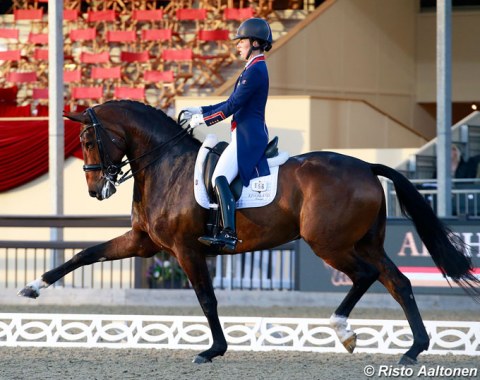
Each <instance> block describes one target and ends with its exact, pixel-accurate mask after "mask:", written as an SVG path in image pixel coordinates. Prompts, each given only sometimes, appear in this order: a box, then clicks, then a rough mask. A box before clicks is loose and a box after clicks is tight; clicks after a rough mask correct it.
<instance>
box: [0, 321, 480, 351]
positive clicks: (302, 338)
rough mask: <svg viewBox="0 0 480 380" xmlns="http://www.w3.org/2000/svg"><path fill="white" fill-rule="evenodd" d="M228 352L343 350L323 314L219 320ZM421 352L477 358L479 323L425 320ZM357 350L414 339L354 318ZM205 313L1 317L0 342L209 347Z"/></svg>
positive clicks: (392, 324) (391, 325) (397, 346)
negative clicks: (427, 345)
mask: <svg viewBox="0 0 480 380" xmlns="http://www.w3.org/2000/svg"><path fill="white" fill-rule="evenodd" d="M220 320H221V323H222V326H223V329H224V332H225V335H226V338H227V341H228V344H229V349H230V350H243V351H269V350H284V351H313V352H346V350H345V348H344V347H343V345H342V344H341V343H340V341H339V340H338V338H337V336H336V334H335V331H334V330H333V329H332V328H331V327H330V325H329V320H328V319H305V318H256V317H224V318H220ZM425 326H426V328H427V331H428V333H429V335H430V339H431V341H430V349H429V350H428V351H427V352H426V354H447V353H452V354H459V355H460V354H461V355H480V322H453V321H426V322H425ZM350 328H352V329H353V330H355V331H356V333H357V335H358V339H357V348H356V352H367V353H383V354H399V353H404V352H405V350H406V349H408V348H409V347H410V345H411V343H412V336H411V331H410V328H409V327H408V324H407V322H406V321H397V320H370V319H352V320H351V321H350ZM210 344H211V335H210V330H209V328H208V324H207V322H206V319H205V318H204V317H194V316H147V315H90V314H14V313H8V314H0V346H11V347H13V346H24V347H25V346H34V347H85V348H93V347H109V348H158V349H160V348H167V349H194V350H201V349H205V348H208V347H209V346H210Z"/></svg>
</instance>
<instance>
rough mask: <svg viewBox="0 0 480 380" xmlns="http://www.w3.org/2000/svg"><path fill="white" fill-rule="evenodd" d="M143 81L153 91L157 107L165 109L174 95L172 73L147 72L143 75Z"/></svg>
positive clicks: (173, 77)
mask: <svg viewBox="0 0 480 380" xmlns="http://www.w3.org/2000/svg"><path fill="white" fill-rule="evenodd" d="M143 81H144V83H145V84H147V85H151V86H152V88H153V89H155V91H154V92H155V97H154V98H155V99H156V100H157V105H158V106H160V107H162V108H166V107H167V106H168V104H169V103H170V102H171V100H172V99H173V97H174V96H175V94H176V91H175V76H174V73H173V71H172V70H167V71H158V70H147V71H145V73H144V74H143Z"/></svg>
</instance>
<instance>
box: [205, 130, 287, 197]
mask: <svg viewBox="0 0 480 380" xmlns="http://www.w3.org/2000/svg"><path fill="white" fill-rule="evenodd" d="M227 146H228V143H226V142H225V141H220V142H219V143H218V144H217V145H215V146H214V147H213V148H211V149H210V152H208V154H207V157H206V158H205V162H204V164H203V180H204V181H205V187H206V189H207V194H208V197H209V198H210V202H211V203H216V201H215V194H214V189H213V183H212V176H213V172H214V170H215V167H216V166H217V163H218V160H219V159H220V155H221V154H222V153H223V151H224V150H225V148H226V147H227ZM277 155H278V136H275V137H274V138H273V139H272V140H271V141H270V142H269V143H268V145H267V148H266V149H265V157H266V158H272V157H275V156H277ZM230 189H231V191H232V194H233V196H234V198H235V200H236V201H238V200H239V199H240V196H241V195H242V189H243V185H242V180H241V178H240V176H239V175H237V176H236V177H235V179H234V180H233V181H232V183H231V184H230Z"/></svg>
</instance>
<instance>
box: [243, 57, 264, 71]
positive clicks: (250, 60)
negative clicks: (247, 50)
mask: <svg viewBox="0 0 480 380" xmlns="http://www.w3.org/2000/svg"><path fill="white" fill-rule="evenodd" d="M263 56H265V54H258V55H256V56H254V57H252V58H250V59H249V60H248V62H247V63H246V64H245V68H248V66H250V63H252V61H253V60H254V59H255V58H258V57H263Z"/></svg>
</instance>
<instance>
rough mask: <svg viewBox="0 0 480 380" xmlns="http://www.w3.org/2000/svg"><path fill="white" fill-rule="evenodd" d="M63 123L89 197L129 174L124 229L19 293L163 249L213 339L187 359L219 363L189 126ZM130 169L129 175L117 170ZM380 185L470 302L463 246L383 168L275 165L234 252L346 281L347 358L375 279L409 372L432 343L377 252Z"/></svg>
mask: <svg viewBox="0 0 480 380" xmlns="http://www.w3.org/2000/svg"><path fill="white" fill-rule="evenodd" d="M65 117H67V118H68V119H70V120H74V121H77V122H79V123H81V131H80V142H81V147H82V151H83V157H84V167H83V169H84V171H85V177H86V182H87V186H88V191H89V194H90V196H92V197H95V198H97V199H98V200H104V199H107V198H109V197H110V196H112V195H113V194H114V193H115V185H118V184H120V183H123V182H125V181H126V180H127V179H129V178H132V177H133V179H134V182H133V200H132V215H131V220H132V226H131V230H129V231H128V232H126V233H125V234H123V235H121V236H118V237H116V238H114V239H112V240H110V241H108V242H105V243H102V244H99V245H95V246H93V247H89V248H87V249H85V250H82V251H80V252H78V253H77V254H75V255H74V256H73V257H72V258H71V259H70V260H68V261H66V262H65V263H63V264H61V265H59V266H58V267H56V268H54V269H52V270H50V271H47V272H46V273H44V274H43V275H42V276H41V277H40V278H38V279H36V280H34V281H32V282H30V283H28V284H27V285H26V286H25V287H24V288H23V289H22V290H21V291H20V292H19V295H21V296H25V297H30V298H36V297H38V296H39V295H40V290H41V289H43V288H46V287H48V286H49V285H52V284H53V283H55V282H56V281H58V280H59V279H61V278H62V277H63V276H65V275H66V274H68V273H70V272H71V271H73V270H75V269H77V268H79V267H82V266H84V265H90V264H93V263H97V262H100V261H108V260H119V259H124V258H129V257H143V258H148V257H152V256H153V255H155V254H156V253H157V252H159V251H160V250H163V251H165V252H168V253H169V254H170V255H172V256H174V257H175V258H176V260H177V261H178V263H179V265H180V267H181V268H182V269H183V271H184V272H185V274H186V276H187V277H188V279H189V281H190V283H191V286H192V288H193V290H194V291H195V293H196V296H197V298H198V301H199V304H200V306H201V308H202V310H203V313H204V314H205V317H206V319H207V321H208V324H209V327H210V330H211V334H212V344H211V346H210V347H209V348H208V349H207V350H205V351H203V352H201V353H199V354H198V355H196V356H195V357H194V360H193V361H194V362H195V363H199V364H201V363H207V362H211V361H212V359H214V358H216V357H218V356H223V355H224V353H225V352H226V351H227V341H226V339H225V336H224V333H223V331H222V328H221V324H220V321H219V317H218V311H217V299H216V297H215V292H214V289H213V285H212V281H211V276H210V274H209V270H208V267H207V261H206V258H207V257H208V256H211V255H217V254H222V252H218V251H215V252H214V251H212V247H207V246H205V245H203V244H201V243H200V242H199V241H198V237H200V236H202V235H204V234H205V231H206V224H207V218H208V216H209V211H208V210H207V209H205V208H202V207H200V206H199V205H198V204H197V202H196V200H195V198H194V189H193V188H194V184H193V173H194V167H195V162H196V157H197V153H198V151H199V149H200V146H201V143H200V141H199V140H198V139H196V138H195V137H194V136H193V135H192V133H190V132H191V131H189V127H187V128H184V126H182V125H179V123H177V122H176V121H175V120H173V119H172V118H170V117H168V116H167V115H166V114H165V113H164V112H163V111H161V110H157V109H155V108H153V107H151V106H149V105H145V104H143V103H140V102H135V101H128V100H120V101H109V102H106V103H103V104H100V105H96V106H95V107H93V108H89V109H87V110H86V111H84V112H82V113H67V114H65ZM125 156H126V159H125V160H123V159H124V157H125ZM122 160H123V161H122ZM126 165H129V166H130V168H129V170H128V171H126V172H125V173H123V172H122V171H121V170H122V168H123V167H124V166H126ZM119 175H121V177H120V178H118V176H119ZM378 176H382V177H386V178H389V179H390V180H391V181H392V182H393V184H394V187H395V191H396V193H397V196H398V201H399V203H400V206H401V210H402V212H403V213H404V214H405V215H408V216H409V217H410V218H411V219H412V221H413V223H414V225H415V227H416V229H417V232H418V234H419V236H420V238H421V239H422V241H423V243H424V244H425V246H426V247H427V249H428V251H429V253H430V255H431V257H432V259H433V261H434V262H435V264H436V266H437V267H438V268H439V270H440V271H441V272H442V273H443V274H444V276H448V277H449V278H450V279H452V280H453V281H454V282H455V283H457V284H458V285H459V286H461V287H462V288H463V289H465V290H466V291H467V293H469V294H470V295H471V296H472V297H474V298H476V297H477V296H478V294H479V291H478V285H479V282H480V281H479V280H478V279H477V278H476V277H475V276H474V274H473V269H474V268H473V265H472V263H471V261H470V259H469V257H468V255H467V254H466V253H465V250H464V247H462V246H461V244H460V243H459V242H456V241H454V240H453V237H452V236H453V235H452V234H450V232H449V230H448V229H447V228H446V226H444V224H443V223H442V222H441V221H440V220H439V218H438V217H437V216H436V215H435V213H434V212H433V210H432V209H431V207H430V206H429V205H428V204H427V202H426V201H425V200H424V198H423V197H422V196H421V194H420V193H419V192H418V191H417V190H416V189H415V187H414V186H413V185H412V183H411V182H410V181H409V180H408V179H407V178H406V177H404V176H403V175H402V174H401V173H399V172H398V171H396V170H395V169H393V168H390V167H388V166H385V165H381V164H372V163H367V162H365V161H362V160H360V159H357V158H354V157H350V156H346V155H342V154H337V153H332V152H310V153H306V154H301V155H297V156H293V157H290V158H289V159H288V160H287V161H286V162H285V163H284V164H283V165H282V166H281V167H280V170H279V174H278V192H277V194H276V196H275V199H274V200H273V202H272V203H270V204H269V205H267V206H264V207H262V208H245V209H241V210H238V211H237V213H236V224H237V231H238V238H239V243H238V245H237V247H236V250H235V252H234V253H242V252H247V251H255V250H263V249H269V248H274V247H277V246H279V245H281V244H284V243H286V242H289V241H292V240H295V239H300V238H302V239H304V240H305V242H306V243H308V245H309V246H310V247H311V249H312V250H313V252H314V253H315V254H316V255H317V256H318V257H320V258H321V259H323V260H324V262H326V263H328V264H329V265H330V266H332V267H333V268H335V269H337V270H339V271H341V272H343V273H344V274H345V275H347V276H348V277H349V278H350V279H351V281H352V283H353V285H352V287H351V289H350V290H349V292H348V293H347V295H346V296H345V298H344V299H343V301H342V302H341V303H340V305H339V306H338V307H337V309H336V310H335V311H334V313H333V314H332V316H331V317H330V324H331V326H332V328H333V329H334V331H335V332H336V334H337V336H338V338H339V339H340V341H341V342H342V343H343V345H344V346H345V348H346V349H347V351H348V352H350V353H352V352H353V351H354V349H355V346H356V334H355V332H354V331H351V330H350V329H348V325H347V320H348V317H349V315H350V313H351V311H352V310H353V308H354V307H355V305H356V304H357V302H358V301H359V300H360V298H361V297H362V296H363V294H364V293H365V292H366V291H367V290H368V289H369V287H370V286H371V285H372V284H373V283H374V282H375V281H379V282H380V283H381V284H383V285H384V286H385V288H386V289H387V290H388V292H389V293H390V294H391V295H392V297H393V298H394V299H395V300H396V301H397V302H398V303H399V304H400V306H401V307H402V308H403V310H404V313H405V316H406V318H407V320H408V322H409V325H410V328H411V330H412V334H413V343H412V345H411V347H410V348H409V349H408V350H407V351H406V352H405V353H404V354H403V355H402V356H401V358H400V363H401V364H407V365H408V364H414V363H416V362H417V357H418V355H419V354H420V353H421V352H423V351H424V350H427V349H428V345H429V336H428V334H427V331H426V329H425V326H424V324H423V320H422V317H421V315H420V312H419V309H418V307H417V304H416V301H415V298H414V296H413V292H412V286H411V284H410V281H409V280H408V278H407V277H406V276H405V275H403V274H402V273H401V271H400V270H399V269H398V268H397V266H396V265H395V264H394V263H393V262H392V260H391V259H390V258H389V257H388V256H387V253H386V252H385V249H384V239H385V226H386V220H387V218H386V203H385V195H384V191H383V188H382V185H381V183H380V181H379V179H378ZM319 281H321V280H320V279H319Z"/></svg>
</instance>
